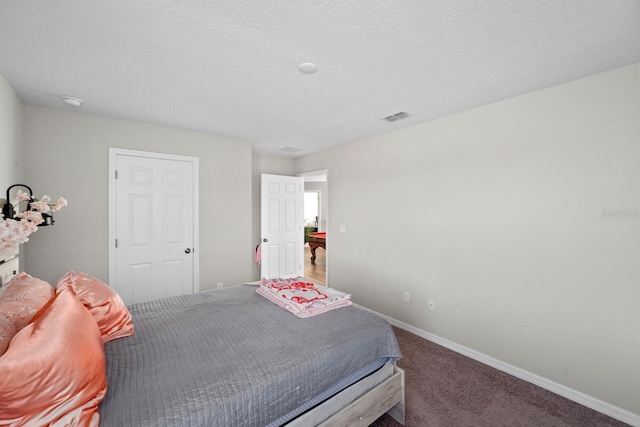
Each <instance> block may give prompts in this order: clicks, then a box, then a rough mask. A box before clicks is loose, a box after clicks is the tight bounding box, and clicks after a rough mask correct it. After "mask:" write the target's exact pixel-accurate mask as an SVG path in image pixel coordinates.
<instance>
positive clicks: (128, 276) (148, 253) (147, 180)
mask: <svg viewBox="0 0 640 427" xmlns="http://www.w3.org/2000/svg"><path fill="white" fill-rule="evenodd" d="M115 165H116V166H115V167H116V171H115V181H114V182H115V195H114V198H115V205H116V208H115V236H116V239H115V242H114V246H115V259H116V266H115V279H116V280H115V282H113V280H112V281H111V286H113V287H114V289H115V290H116V291H117V292H118V294H119V295H120V296H121V297H122V299H123V300H124V302H125V303H126V304H134V303H139V302H144V301H151V300H155V299H159V298H164V297H169V296H174V295H181V294H188V293H193V292H194V291H195V281H194V266H195V262H194V259H195V258H194V257H195V254H194V248H195V245H194V182H195V174H194V163H193V162H192V161H182V160H173V159H166V158H153V157H145V156H135V155H125V154H117V155H116V159H115Z"/></svg>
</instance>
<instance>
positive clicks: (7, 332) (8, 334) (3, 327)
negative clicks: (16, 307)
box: [0, 313, 18, 356]
mask: <svg viewBox="0 0 640 427" xmlns="http://www.w3.org/2000/svg"><path fill="white" fill-rule="evenodd" d="M16 333H18V330H17V329H16V327H15V326H14V325H13V322H12V321H11V320H9V319H8V318H7V317H6V316H5V315H4V314H2V313H0V356H2V355H3V354H4V352H5V351H7V348H8V347H9V343H10V342H11V338H13V336H14V335H15V334H16Z"/></svg>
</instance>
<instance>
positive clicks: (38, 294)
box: [0, 272, 54, 331]
mask: <svg viewBox="0 0 640 427" xmlns="http://www.w3.org/2000/svg"><path fill="white" fill-rule="evenodd" d="M53 294H54V292H53V288H52V287H51V285H49V284H48V283H47V282H45V281H43V280H40V279H36V278H35V277H31V276H29V275H28V274H27V273H24V272H22V273H20V274H18V275H17V276H16V277H14V278H13V280H11V281H10V282H9V283H8V284H7V286H6V288H5V289H4V290H3V291H2V293H1V294H0V313H2V314H3V315H4V316H5V317H6V318H7V319H9V320H11V321H12V322H13V325H14V326H15V328H16V329H17V330H18V331H19V330H20V329H22V328H24V327H25V326H26V325H27V323H29V321H30V320H31V318H32V317H33V316H34V315H35V314H36V313H37V312H38V310H40V309H41V308H42V307H43V306H44V305H45V304H46V303H47V301H49V300H50V299H51V297H53Z"/></svg>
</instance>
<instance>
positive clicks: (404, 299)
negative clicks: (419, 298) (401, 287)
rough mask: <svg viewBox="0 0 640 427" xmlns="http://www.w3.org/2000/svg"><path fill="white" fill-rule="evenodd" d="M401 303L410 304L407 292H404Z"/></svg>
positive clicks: (409, 295) (409, 296)
mask: <svg viewBox="0 0 640 427" xmlns="http://www.w3.org/2000/svg"><path fill="white" fill-rule="evenodd" d="M402 301H404V302H406V303H407V304H408V303H410V302H411V294H409V292H407V291H404V295H403V296H402Z"/></svg>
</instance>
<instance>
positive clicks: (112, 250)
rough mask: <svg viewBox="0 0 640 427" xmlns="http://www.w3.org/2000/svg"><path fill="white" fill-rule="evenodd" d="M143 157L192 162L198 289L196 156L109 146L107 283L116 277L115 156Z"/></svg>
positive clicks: (197, 282) (195, 283)
mask: <svg viewBox="0 0 640 427" xmlns="http://www.w3.org/2000/svg"><path fill="white" fill-rule="evenodd" d="M118 155H124V156H133V157H145V158H151V159H163V160H178V161H183V162H191V163H192V164H193V287H194V292H199V291H200V209H199V206H200V187H199V183H200V180H199V178H198V177H199V176H200V170H199V162H200V159H198V158H197V157H189V156H180V155H176V154H165V153H154V152H150V151H137V150H127V149H124V148H113V147H110V148H109V240H108V244H109V283H111V281H112V280H115V278H116V247H115V241H116V238H117V236H116V192H115V190H116V185H115V174H116V156H118Z"/></svg>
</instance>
